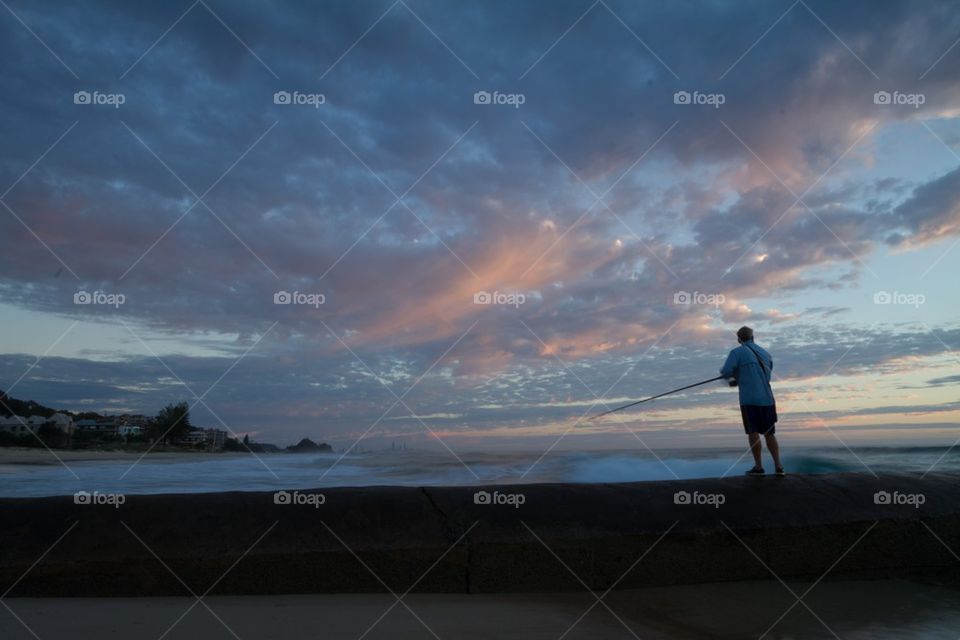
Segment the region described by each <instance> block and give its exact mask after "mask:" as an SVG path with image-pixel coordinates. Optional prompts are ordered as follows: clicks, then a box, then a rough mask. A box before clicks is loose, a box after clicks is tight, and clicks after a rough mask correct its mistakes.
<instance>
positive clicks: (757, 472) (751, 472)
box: [747, 467, 765, 476]
mask: <svg viewBox="0 0 960 640" xmlns="http://www.w3.org/2000/svg"><path fill="white" fill-rule="evenodd" d="M764 473H765V472H764V470H763V467H754V468H752V469H750V470H749V471H747V475H748V476H762V475H763V474H764Z"/></svg>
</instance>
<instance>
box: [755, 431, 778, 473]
mask: <svg viewBox="0 0 960 640" xmlns="http://www.w3.org/2000/svg"><path fill="white" fill-rule="evenodd" d="M764 438H766V440H767V451H769V452H770V455H771V456H772V457H773V464H774V465H775V468H777V469H780V468H781V467H782V466H783V465H781V464H780V444H779V443H778V442H777V436H775V435H773V434H772V433H768V434H767V435H765V436H764ZM757 440H758V443H759V440H760V439H759V438H757ZM754 457H759V454H755V455H754Z"/></svg>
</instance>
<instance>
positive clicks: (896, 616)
mask: <svg viewBox="0 0 960 640" xmlns="http://www.w3.org/2000/svg"><path fill="white" fill-rule="evenodd" d="M811 587H814V585H813V583H812V582H795V581H790V582H787V583H786V584H780V583H779V582H777V581H776V580H763V581H743V582H737V583H713V584H704V585H689V586H677V587H663V588H654V589H631V590H622V591H612V592H610V593H609V594H606V595H604V593H603V592H596V593H595V594H591V593H588V592H586V591H584V592H582V593H564V594H512V595H499V594H486V595H462V594H421V593H413V594H410V595H408V596H406V597H405V598H403V601H402V603H398V602H397V599H396V598H394V597H393V596H392V595H390V594H330V595H282V596H209V597H207V598H205V599H204V600H203V603H202V604H198V603H197V601H196V600H195V599H194V598H62V599H54V598H40V599H37V598H16V599H11V600H8V601H7V604H8V606H9V607H10V608H11V609H12V610H13V612H15V613H16V616H18V617H19V619H20V620H19V621H18V620H17V619H16V618H14V616H13V615H6V616H2V615H0V636H2V637H3V638H5V639H9V640H20V639H21V638H23V639H24V640H28V639H29V638H32V637H33V636H32V635H31V631H28V629H27V627H29V629H30V630H32V631H33V632H34V633H36V634H37V635H38V636H39V637H41V638H46V637H51V638H66V637H70V638H72V639H73V640H99V639H101V638H133V637H137V638H140V637H151V638H155V637H160V636H161V635H162V634H164V632H166V631H168V630H169V633H168V635H167V636H166V637H167V638H171V639H176V638H201V637H202V638H221V637H222V638H229V637H232V634H233V633H236V634H237V635H238V636H239V637H242V638H244V639H245V640H261V639H262V640H268V639H275V638H316V637H318V635H320V636H321V637H324V638H344V639H349V640H356V638H358V637H361V636H362V635H363V634H364V633H365V632H368V631H369V633H367V635H366V637H367V638H401V639H405V638H424V637H431V636H432V635H433V634H435V635H436V636H437V637H440V638H465V639H472V638H476V639H480V638H484V639H485V638H493V637H496V638H503V639H505V640H510V639H513V638H516V639H518V640H520V639H523V640H526V639H544V640H556V638H558V637H560V636H561V635H563V634H564V633H566V635H565V636H564V637H566V638H571V639H578V638H585V639H586V638H589V639H606V638H610V639H620V638H629V637H632V635H631V634H635V635H636V636H639V637H642V638H645V639H650V640H660V639H665V638H674V639H690V640H702V639H706V638H718V637H722V638H757V637H759V636H760V635H761V634H763V633H764V632H765V631H767V630H770V633H769V634H768V637H771V638H790V637H793V638H833V637H835V636H834V634H836V635H837V636H839V637H842V638H844V639H846V640H851V639H854V640H855V639H863V640H866V639H867V638H877V637H910V638H916V637H922V638H925V639H929V640H938V639H940V638H944V639H946V638H950V639H951V640H952V639H953V638H955V637H956V636H955V633H954V632H951V631H948V629H956V628H957V627H958V626H960V598H958V594H960V591H958V590H957V589H956V588H950V587H946V586H942V585H936V584H930V583H919V582H907V581H901V580H871V581H838V582H834V581H825V582H823V583H820V584H818V585H816V586H815V587H814V588H813V589H811V592H810V594H809V595H808V596H807V597H806V598H805V599H804V602H805V603H806V606H803V605H799V604H796V599H795V598H794V597H793V596H792V595H791V593H790V591H789V590H788V589H790V590H792V591H793V592H794V593H796V594H798V595H799V594H802V593H804V592H805V591H806V590H807V589H810V588H811ZM398 595H400V594H398ZM598 597H602V600H600V601H598V599H597V598H598ZM744 603H749V610H750V615H743V613H742V612H743V610H744ZM404 605H405V606H404ZM792 605H794V606H792ZM191 607H192V608H191ZM207 607H209V609H207ZM391 607H392V608H391ZM407 607H409V609H408V608H407ZM806 607H809V609H808V608H806ZM184 614H186V615H184ZM951 633H953V635H951Z"/></svg>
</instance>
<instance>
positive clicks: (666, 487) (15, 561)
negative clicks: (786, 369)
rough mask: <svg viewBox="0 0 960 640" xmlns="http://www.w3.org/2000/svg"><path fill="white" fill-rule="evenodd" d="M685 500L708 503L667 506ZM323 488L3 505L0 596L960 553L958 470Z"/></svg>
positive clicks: (525, 582)
mask: <svg viewBox="0 0 960 640" xmlns="http://www.w3.org/2000/svg"><path fill="white" fill-rule="evenodd" d="M478 490H485V491H487V492H488V493H490V494H491V496H492V495H493V492H495V491H496V492H499V494H500V497H501V498H502V499H503V496H504V495H512V494H520V495H522V496H523V497H522V500H523V504H521V505H519V506H514V505H512V504H475V502H474V493H475V492H476V491H478ZM878 491H886V492H888V493H889V494H891V496H895V497H894V498H893V500H896V499H897V497H899V498H900V499H901V500H910V498H908V497H905V496H912V495H921V496H923V497H922V500H923V504H922V505H920V506H919V507H917V506H914V505H913V504H876V503H875V500H874V494H875V493H876V492H878ZM677 492H687V494H689V495H690V497H691V502H696V501H697V500H698V499H699V500H701V501H704V503H702V504H677V503H676V502H675V495H676V494H677ZM894 492H896V494H895V493H894ZM320 494H322V495H323V498H324V503H323V504H322V505H319V506H317V507H314V506H313V505H311V504H299V505H298V504H275V502H274V495H273V493H222V494H192V495H156V496H126V497H125V502H124V503H123V504H122V505H120V506H119V507H116V506H114V505H110V504H100V505H91V504H75V503H74V499H73V496H64V497H53V498H39V499H3V500H0V585H3V589H6V588H8V587H9V586H10V585H15V586H14V588H13V589H12V591H11V593H10V595H12V596H18V595H19V596H25V595H33V596H71V595H75V596H90V595H101V596H107V595H161V594H168V595H183V594H188V593H189V591H188V589H189V590H192V591H194V592H195V593H197V594H202V593H203V592H205V591H207V590H208V589H210V588H211V586H213V590H212V591H211V593H219V594H227V593H229V594H245V593H310V592H366V591H385V589H386V588H389V589H391V590H393V591H395V592H397V593H398V594H400V593H403V592H404V591H406V590H407V589H410V588H411V587H412V588H413V589H414V590H416V591H432V592H495V591H559V590H583V589H585V588H586V587H585V586H584V584H586V585H587V586H589V588H591V589H601V590H602V589H606V588H608V587H610V586H611V585H614V584H615V585H616V586H617V587H618V588H629V587H639V586H649V585H664V584H681V583H695V582H713V581H724V580H742V579H749V578H769V577H771V574H770V572H769V570H768V569H767V567H769V569H770V570H772V571H773V572H774V573H776V574H777V575H778V576H779V577H781V578H788V577H811V578H817V577H819V576H820V575H821V574H822V573H824V572H825V571H827V570H828V569H829V568H830V567H831V565H833V564H834V563H835V562H837V560H838V559H839V558H841V556H843V554H844V553H847V552H848V551H849V552H848V553H847V555H846V556H843V559H842V560H841V561H840V562H839V563H838V564H837V565H836V566H835V567H834V568H833V570H832V571H831V573H830V575H831V576H842V575H856V576H878V577H879V576H893V575H915V574H931V573H933V574H937V575H953V576H956V575H957V574H958V573H960V571H958V568H960V562H958V560H957V559H956V558H955V557H954V556H953V555H952V554H951V552H950V551H948V550H947V549H946V548H945V546H944V544H945V545H947V546H949V547H951V548H952V549H953V550H954V551H955V552H960V477H957V476H955V475H936V474H931V475H929V476H927V477H926V478H924V479H922V480H921V479H920V478H919V477H918V476H905V475H903V476H901V475H887V476H883V477H881V478H879V479H876V478H874V477H872V476H871V475H867V474H837V475H817V476H788V477H786V478H776V477H767V478H743V477H737V478H728V479H713V480H685V481H671V482H644V483H628V484H591V485H576V484H539V485H510V486H500V487H441V488H403V487H368V488H341V489H328V490H323V491H319V490H313V491H304V492H301V496H300V497H301V499H303V496H304V495H308V496H316V497H315V498H313V500H314V501H319V495H320ZM682 495H684V494H681V496H682ZM716 496H723V497H722V499H721V498H718V497H716ZM517 500H519V499H517ZM517 500H515V501H514V502H516V501H517ZM721 500H722V504H720V505H719V506H716V503H718V502H720V501H721ZM681 501H682V500H681ZM912 501H913V502H916V501H917V500H912ZM71 527H72V528H71ZM871 527H872V528H871ZM868 529H869V533H867V534H866V536H865V537H863V538H862V539H860V538H861V536H863V534H864V533H865V532H867V531H868ZM65 532H68V533H66V535H64V533H65ZM465 532H467V533H466V535H464V533H465ZM667 532H668V533H667ZM264 533H266V535H265V536H264V535H263V534H264ZM665 533H666V535H664V534H665ZM934 533H935V534H936V536H939V538H940V540H941V541H942V542H941V541H938V540H937V537H936V536H934ZM61 536H63V537H62V539H61ZM261 536H263V537H262V539H261ZM461 536H462V537H461ZM138 538H139V539H138ZM58 539H60V541H59V542H58V543H57V544H56V545H55V546H53V548H52V549H51V545H54V543H55V542H56V541H57V540H58ZM858 539H860V542H859V543H857V540H858ZM258 540H259V542H257V541H258ZM658 540H659V542H657V541H658ZM455 543H456V544H455ZM654 543H656V546H654V547H653V548H652V549H651V546H652V545H654ZM854 543H857V544H856V546H854V547H853V549H852V550H850V548H851V546H852V545H854ZM144 545H146V546H144ZM744 545H746V546H744ZM147 547H149V549H148V548H147ZM251 547H252V548H251ZM547 547H549V549H548V548H547ZM747 547H749V550H748V548H747ZM248 549H249V552H248ZM648 550H649V552H648ZM45 552H47V555H46V556H43V554H44V553H45ZM154 553H155V554H156V557H155V556H154ZM644 553H646V555H645V556H644V557H643V559H642V560H641V561H640V562H639V563H638V564H636V566H635V567H634V568H633V569H632V570H629V571H628V569H629V568H630V567H631V565H633V564H634V562H635V561H637V559H638V558H639V557H640V556H641V555H643V554H644ZM244 554H246V555H244ZM355 554H356V555H355ZM554 554H556V555H554ZM41 556H43V558H42V560H40V562H39V563H37V564H36V566H34V567H33V568H32V569H31V568H30V567H31V565H33V563H34V562H35V561H36V560H37V559H38V558H40V557H41ZM158 557H159V559H158ZM558 558H559V559H558ZM161 560H162V562H161ZM238 560H239V561H238ZM235 563H236V564H235ZM164 564H166V567H165V566H164ZM234 565H235V566H234ZM364 565H366V567H365V566H364ZM764 565H766V566H764ZM167 567H169V570H168V569H167ZM231 567H233V568H232V569H231ZM431 567H432V568H431ZM368 568H369V570H368ZM24 574H25V575H24ZM174 574H176V575H174ZM573 574H576V576H574V575H573ZM181 580H182V581H183V583H185V584H186V586H185V585H184V584H183V583H181ZM381 581H382V582H381ZM581 581H582V582H581ZM384 584H385V585H386V587H385V586H384Z"/></svg>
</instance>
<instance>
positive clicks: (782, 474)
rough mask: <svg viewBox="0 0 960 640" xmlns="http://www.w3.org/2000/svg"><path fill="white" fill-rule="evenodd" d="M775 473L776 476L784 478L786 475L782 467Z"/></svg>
mask: <svg viewBox="0 0 960 640" xmlns="http://www.w3.org/2000/svg"><path fill="white" fill-rule="evenodd" d="M776 473H777V475H778V476H785V475H787V472H786V471H784V470H783V467H777V471H776Z"/></svg>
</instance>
